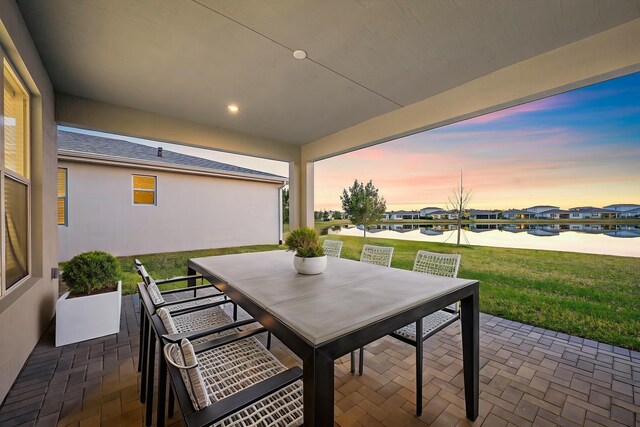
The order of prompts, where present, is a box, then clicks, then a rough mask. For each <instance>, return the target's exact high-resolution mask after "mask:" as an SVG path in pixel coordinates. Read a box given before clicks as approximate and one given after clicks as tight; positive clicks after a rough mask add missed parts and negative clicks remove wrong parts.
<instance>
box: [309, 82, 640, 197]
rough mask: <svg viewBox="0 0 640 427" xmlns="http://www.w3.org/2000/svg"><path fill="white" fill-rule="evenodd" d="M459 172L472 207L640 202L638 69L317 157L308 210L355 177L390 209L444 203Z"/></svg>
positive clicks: (639, 100) (639, 89)
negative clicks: (376, 192)
mask: <svg viewBox="0 0 640 427" xmlns="http://www.w3.org/2000/svg"><path fill="white" fill-rule="evenodd" d="M461 169H462V170H463V171H464V176H465V181H466V184H467V186H468V187H469V188H470V189H472V192H473V199H472V202H471V206H472V207H476V208H511V207H526V206H530V205H535V204H552V205H559V206H561V207H563V208H569V207H573V206H580V205H594V206H602V205H606V204H611V203H640V73H635V74H631V75H628V76H624V77H620V78H617V79H613V80H609V81H606V82H603V83H599V84H596V85H592V86H588V87H585V88H582V89H577V90H574V91H570V92H566V93H563V94H559V95H556V96H552V97H549V98H544V99H541V100H538V101H534V102H530V103H527V104H523V105H520V106H516V107H512V108H509V109H505V110H501V111H498V112H495V113H491V114H487V115H484V116H480V117H477V118H474V119H470V120H466V121H463V122H460V123H456V124H452V125H449V126H445V127H442V128H439V129H434V130H431V131H426V132H423V133H420V134H416V135H412V136H409V137H405V138H401V139H398V140H396V141H392V142H389V143H386V144H382V145H378V146H375V147H371V148H367V149H364V150H360V151H357V152H354V153H350V154H346V155H343V156H339V157H335V158H332V159H328V160H324V161H322V162H318V163H317V164H316V168H315V172H316V191H315V194H316V202H315V206H316V208H317V209H323V208H324V209H332V208H338V207H339V204H340V200H339V195H340V194H341V192H342V189H343V188H345V187H347V186H348V185H350V184H351V183H352V182H353V180H354V179H355V178H357V179H359V180H369V179H372V180H373V181H374V184H376V186H377V187H378V188H379V189H380V190H381V193H382V194H383V195H384V196H385V198H386V199H387V205H388V207H390V208H392V209H399V208H419V207H423V206H428V205H444V204H446V202H447V199H448V194H449V193H451V190H452V188H453V187H454V186H455V184H456V180H457V178H458V177H459V174H460V170H461Z"/></svg>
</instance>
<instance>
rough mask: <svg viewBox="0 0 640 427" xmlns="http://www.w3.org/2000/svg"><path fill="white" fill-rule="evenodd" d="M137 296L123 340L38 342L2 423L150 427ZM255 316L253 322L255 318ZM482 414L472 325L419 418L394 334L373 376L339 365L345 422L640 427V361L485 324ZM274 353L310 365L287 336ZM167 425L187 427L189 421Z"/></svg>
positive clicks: (373, 356) (445, 346)
mask: <svg viewBox="0 0 640 427" xmlns="http://www.w3.org/2000/svg"><path fill="white" fill-rule="evenodd" d="M139 309H140V305H139V301H138V298H137V296H129V297H126V298H125V299H124V301H123V311H122V321H121V329H120V333H119V334H117V335H115V336H108V337H104V338H99V339H95V340H91V341H86V342H83V343H80V344H74V345H69V346H64V347H61V348H56V347H55V346H54V331H53V325H52V326H50V327H49V328H48V330H47V332H46V333H45V335H44V336H43V337H42V338H41V339H40V341H39V342H38V344H37V345H36V347H35V349H34V351H33V353H32V354H31V356H30V357H29V359H28V361H27V363H26V365H25V367H24V369H23V371H22V372H21V374H20V376H19V377H18V379H17V380H16V382H15V384H14V385H13V387H12V389H11V390H10V391H9V394H8V395H7V397H6V400H5V403H4V405H3V406H2V407H1V408H0V424H2V425H7V426H10V425H16V426H17V425H34V424H35V425H37V426H56V425H58V426H99V425H104V426H112V425H114V426H115V425H122V426H138V425H143V424H144V407H143V405H142V404H141V403H140V401H139V393H138V386H139V384H138V383H139V374H138V373H137V372H136V368H135V367H136V364H137V350H138V344H139V333H138V319H139V314H138V310H139ZM245 317H246V315H245ZM480 323H481V324H480V331H481V340H480V355H481V358H480V366H481V370H480V382H481V386H480V390H481V392H480V411H479V416H478V419H477V420H476V421H475V422H471V421H469V420H467V419H466V418H465V415H464V393H463V390H462V387H463V386H462V360H461V352H460V327H459V325H458V324H454V325H451V326H449V327H448V328H446V329H445V330H443V331H442V332H440V333H439V334H437V335H435V336H434V337H432V338H430V339H429V340H427V341H426V343H425V350H426V351H425V358H424V363H425V382H424V387H423V390H424V396H425V400H424V402H425V407H424V413H423V415H422V416H421V417H416V416H415V415H414V401H415V359H414V351H415V350H414V348H413V347H411V346H410V345H407V344H399V343H398V342H397V341H396V340H393V339H391V338H384V339H382V340H379V341H376V342H375V343H373V344H372V345H369V346H367V347H366V351H367V365H366V366H367V369H366V371H365V373H364V375H363V376H358V375H353V374H351V373H350V372H349V359H348V357H343V358H341V359H340V360H339V361H338V362H337V364H336V375H335V387H336V397H335V415H336V420H335V421H336V424H337V425H340V426H430V425H433V426H466V425H477V426H480V425H482V426H507V425H512V426H513V425H515V426H529V425H536V426H554V425H562V426H579V425H593V426H595V425H603V426H637V420H638V419H640V418H638V417H639V416H640V415H639V414H640V400H639V399H640V393H639V390H638V382H639V381H640V353H638V352H635V351H629V350H626V349H623V348H619V347H612V346H609V345H605V344H602V343H598V342H595V341H589V340H584V339H582V338H578V337H575V336H568V335H565V334H559V333H556V332H553V331H549V330H545V329H541V328H533V327H531V326H528V325H523V324H521V323H517V322H511V321H508V320H504V319H501V318H498V317H494V316H489V315H485V314H483V315H481V317H480ZM271 351H272V352H273V353H274V354H275V355H276V356H277V357H278V359H279V360H280V361H282V363H283V364H284V365H285V366H287V367H290V366H296V365H300V361H299V360H298V359H297V358H296V357H295V356H293V355H292V353H291V352H290V351H289V350H288V349H287V348H286V347H284V346H283V345H282V344H281V343H280V342H279V341H278V340H274V346H273V347H272V349H271ZM177 414H178V412H177V413H176V416H174V417H173V418H169V419H167V424H166V425H170V426H173V425H176V426H177V425H182V423H181V420H180V416H179V415H177Z"/></svg>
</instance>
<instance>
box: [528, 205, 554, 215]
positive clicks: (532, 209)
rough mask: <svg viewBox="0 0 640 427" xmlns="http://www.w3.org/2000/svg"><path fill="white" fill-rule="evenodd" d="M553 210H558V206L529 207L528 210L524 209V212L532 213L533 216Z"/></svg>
mask: <svg viewBox="0 0 640 427" xmlns="http://www.w3.org/2000/svg"><path fill="white" fill-rule="evenodd" d="M553 209H560V207H559V206H549V205H538V206H531V207H530V208H525V209H524V210H525V211H527V212H533V213H534V214H539V213H542V212H545V211H550V210H553Z"/></svg>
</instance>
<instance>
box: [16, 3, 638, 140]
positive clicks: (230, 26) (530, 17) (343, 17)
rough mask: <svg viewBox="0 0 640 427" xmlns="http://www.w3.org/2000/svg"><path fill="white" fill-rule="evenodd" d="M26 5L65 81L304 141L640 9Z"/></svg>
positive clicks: (47, 57) (48, 59) (58, 79)
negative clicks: (232, 107)
mask: <svg viewBox="0 0 640 427" xmlns="http://www.w3.org/2000/svg"><path fill="white" fill-rule="evenodd" d="M18 4H19V6H20V9H21V11H22V13H23V15H24V18H25V21H26V23H27V25H28V27H29V30H30V32H31V34H32V37H33V39H34V41H35V44H36V47H37V48H38V51H39V52H40V55H41V57H42V60H43V62H44V64H45V67H46V68H47V71H48V72H49V75H50V76H51V79H52V81H53V84H54V86H55V89H56V91H58V92H60V93H66V94H71V95H75V96H80V97H84V98H89V99H94V100H98V101H103V102H107V103H112V104H116V105H122V106H127V107H132V108H137V109H141V110H145V111H150V112H154V113H158V114H163V115H168V116H173V117H176V118H181V119H186V120H190V121H194V122H199V123H204V124H209V125H213V126H218V127H222V128H227V129H232V130H237V131H241V132H246V133H249V134H253V135H258V136H262V137H267V138H271V139H275V140H280V141H284V142H290V143H297V144H303V143H307V142H310V141H314V140H316V139H318V138H321V137H323V136H326V135H329V134H332V133H334V132H337V131H339V130H341V129H344V128H346V127H349V126H351V125H354V124H357V123H359V122H362V121H364V120H367V119H369V118H372V117H375V116H377V115H379V114H382V113H386V112H389V111H391V110H394V109H397V108H400V107H401V106H405V105H408V104H411V103H413V102H416V101H419V100H422V99H424V98H427V97H429V96H432V95H434V94H436V93H439V92H442V91H444V90H447V89H450V88H452V87H455V86H458V85H460V84H462V83H464V82H467V81H469V80H472V79H474V78H477V77H479V76H482V75H485V74H488V73H490V72H492V71H495V70H497V69H500V68H503V67H505V66H507V65H510V64H514V63H516V62H519V61H522V60H524V59H527V58H529V57H532V56H535V55H538V54H541V53H543V52H546V51H549V50H553V49H555V48H557V47H560V46H563V45H566V44H569V43H571V42H574V41H577V40H580V39H582V38H585V37H588V36H590V35H593V34H596V33H599V32H601V31H604V30H607V29H609V28H612V27H615V26H617V25H620V24H623V23H625V22H627V21H630V20H632V19H636V18H639V17H640V1H636V0H536V1H525V0H482V1H476V0H466V1H464V0H461V1H454V0H449V1H446V0H437V1H435V0H433V1H427V0H399V1H393V2H392V1H386V0H371V1H348V0H323V1H317V0H271V1H268V0H265V1H260V2H258V1H242V0H241V1H238V0H197V1H195V0H137V1H129V0H56V1H42V0H18ZM295 49H303V50H305V51H307V53H308V59H305V60H301V61H300V60H296V59H294V58H293V56H292V51H293V50H295ZM229 103H236V104H238V105H239V106H240V112H239V113H238V114H235V115H233V114H230V113H229V112H228V111H227V109H226V105H227V104H229Z"/></svg>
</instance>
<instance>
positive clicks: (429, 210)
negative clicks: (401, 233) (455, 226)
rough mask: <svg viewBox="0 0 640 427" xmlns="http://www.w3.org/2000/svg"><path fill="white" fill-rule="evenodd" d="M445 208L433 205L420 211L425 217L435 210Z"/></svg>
mask: <svg viewBox="0 0 640 427" xmlns="http://www.w3.org/2000/svg"><path fill="white" fill-rule="evenodd" d="M443 210H444V209H442V208H436V207H433V206H432V207H427V208H422V209H420V212H419V213H420V216H421V217H423V218H424V217H427V216H430V215H431V214H432V213H434V212H438V211H443Z"/></svg>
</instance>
